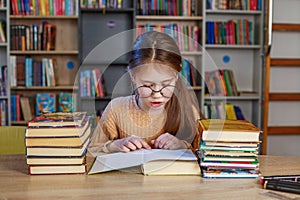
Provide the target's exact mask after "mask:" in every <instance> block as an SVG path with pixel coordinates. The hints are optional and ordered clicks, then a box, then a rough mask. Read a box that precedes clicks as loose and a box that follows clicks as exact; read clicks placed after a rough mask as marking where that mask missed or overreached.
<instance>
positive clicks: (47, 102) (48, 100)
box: [36, 93, 56, 115]
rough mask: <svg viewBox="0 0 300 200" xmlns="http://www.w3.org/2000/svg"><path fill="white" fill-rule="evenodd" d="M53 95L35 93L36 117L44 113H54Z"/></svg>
mask: <svg viewBox="0 0 300 200" xmlns="http://www.w3.org/2000/svg"><path fill="white" fill-rule="evenodd" d="M55 102H56V100H55V94H54V93H37V94H36V115H40V114H42V113H45V112H55V111H56V109H55Z"/></svg>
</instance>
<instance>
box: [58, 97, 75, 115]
mask: <svg viewBox="0 0 300 200" xmlns="http://www.w3.org/2000/svg"><path fill="white" fill-rule="evenodd" d="M73 101H74V97H73V94H72V93H59V96H58V111H59V112H73Z"/></svg>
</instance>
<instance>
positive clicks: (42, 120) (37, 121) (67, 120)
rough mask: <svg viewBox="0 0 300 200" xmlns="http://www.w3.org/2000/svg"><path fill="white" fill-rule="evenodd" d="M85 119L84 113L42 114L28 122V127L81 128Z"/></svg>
mask: <svg viewBox="0 0 300 200" xmlns="http://www.w3.org/2000/svg"><path fill="white" fill-rule="evenodd" d="M85 117H86V112H70V113H63V112H53V113H43V114H41V115H39V116H37V117H35V118H34V119H32V120H30V121H29V122H28V127H41V126H46V127H51V126H52V127H59V126H62V127H63V126H81V125H82V123H83V121H84V119H85Z"/></svg>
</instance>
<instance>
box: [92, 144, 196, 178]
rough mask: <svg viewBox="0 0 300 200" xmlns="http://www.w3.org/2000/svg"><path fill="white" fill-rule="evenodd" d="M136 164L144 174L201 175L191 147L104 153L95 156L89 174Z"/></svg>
mask: <svg viewBox="0 0 300 200" xmlns="http://www.w3.org/2000/svg"><path fill="white" fill-rule="evenodd" d="M160 161H161V162H160ZM148 164H149V165H148ZM135 166H141V172H142V173H143V174H144V175H172V174H173V175H179V174H181V175H183V174H189V175H200V166H199V164H198V161H197V157H196V156H195V155H194V153H193V152H192V151H191V150H190V149H179V150H164V149H151V150H145V149H142V150H137V151H131V152H128V153H123V152H118V153H108V154H102V155H98V156H97V157H96V158H95V160H94V163H93V165H92V167H91V169H90V170H89V174H95V173H101V172H107V171H112V170H121V169H126V168H130V167H135Z"/></svg>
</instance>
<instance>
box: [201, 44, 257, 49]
mask: <svg viewBox="0 0 300 200" xmlns="http://www.w3.org/2000/svg"><path fill="white" fill-rule="evenodd" d="M205 47H206V48H207V49H250V50H252V49H261V45H229V44H227V45H225V44H224V45H217V44H213V45H208V44H207V45H205Z"/></svg>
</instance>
